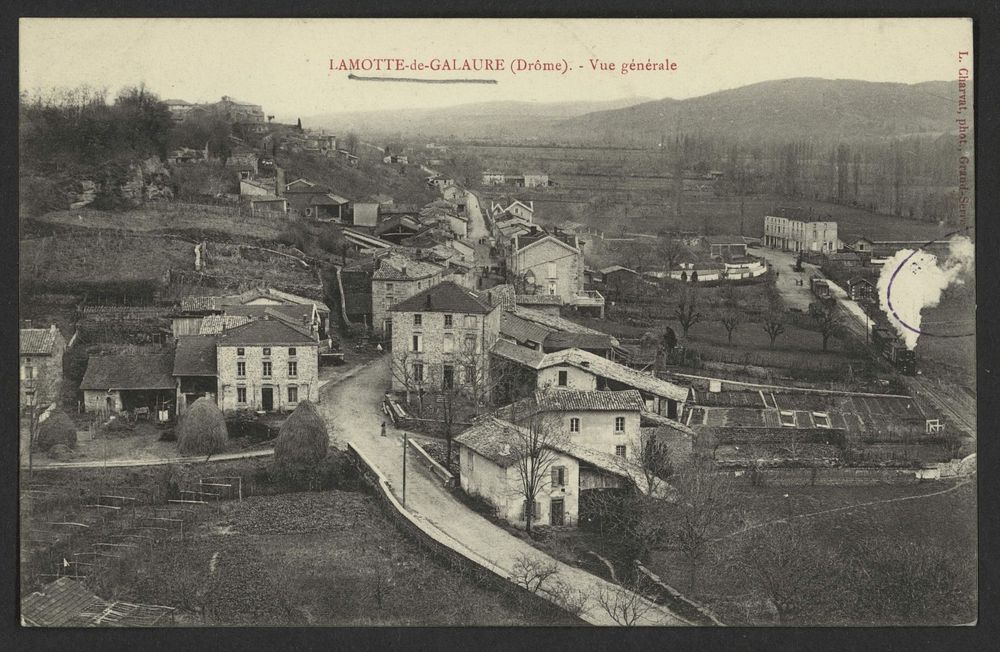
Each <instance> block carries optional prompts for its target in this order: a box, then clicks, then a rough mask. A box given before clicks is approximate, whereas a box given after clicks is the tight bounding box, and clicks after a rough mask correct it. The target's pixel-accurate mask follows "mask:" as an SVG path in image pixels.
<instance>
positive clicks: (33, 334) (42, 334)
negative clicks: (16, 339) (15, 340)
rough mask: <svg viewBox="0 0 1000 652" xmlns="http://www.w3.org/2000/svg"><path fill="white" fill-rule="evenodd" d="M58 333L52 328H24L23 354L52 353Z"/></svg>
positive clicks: (22, 331)
mask: <svg viewBox="0 0 1000 652" xmlns="http://www.w3.org/2000/svg"><path fill="white" fill-rule="evenodd" d="M55 343H56V334H55V332H54V331H53V330H52V329H51V328H22V329H21V355H51V353H52V347H53V346H55Z"/></svg>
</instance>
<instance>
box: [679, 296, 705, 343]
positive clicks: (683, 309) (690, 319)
mask: <svg viewBox="0 0 1000 652" xmlns="http://www.w3.org/2000/svg"><path fill="white" fill-rule="evenodd" d="M674 318H675V319H677V321H678V322H680V325H681V330H682V331H684V337H687V336H688V331H689V330H691V327H692V326H694V325H695V324H697V323H698V322H700V321H701V318H702V314H701V311H699V310H698V301H697V294H695V293H694V292H693V291H691V290H688V289H685V290H684V291H683V292H682V293H681V296H680V297H679V298H678V300H677V305H676V306H674Z"/></svg>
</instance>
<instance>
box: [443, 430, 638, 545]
mask: <svg viewBox="0 0 1000 652" xmlns="http://www.w3.org/2000/svg"><path fill="white" fill-rule="evenodd" d="M530 437H531V435H530V434H529V430H528V429H527V428H524V427H521V426H517V425H515V424H512V423H510V422H508V421H505V420H503V419H499V418H496V417H492V416H488V417H483V418H480V419H478V420H477V422H476V423H475V424H474V425H473V426H472V427H471V428H469V429H468V430H466V431H465V432H463V433H462V434H461V435H459V436H458V437H456V438H455V442H456V443H458V445H459V467H460V479H461V480H460V482H461V487H462V490H463V491H465V492H466V493H467V494H469V495H471V496H479V497H480V498H483V499H484V500H486V501H487V502H488V503H490V504H491V505H492V506H493V507H494V508H495V509H496V513H497V515H498V516H499V517H500V518H503V519H504V520H506V521H508V522H510V523H518V524H523V523H525V521H526V520H527V518H526V516H527V514H528V510H529V509H530V510H531V511H530V514H531V519H532V522H533V523H535V524H537V525H553V526H564V525H576V524H577V523H578V522H580V521H581V520H586V519H587V518H588V515H587V511H588V510H587V505H588V504H589V498H591V497H592V495H593V493H594V492H597V491H601V490H606V489H620V488H623V487H627V486H630V485H631V481H630V478H631V477H638V475H637V473H638V471H637V470H635V469H634V467H633V465H631V464H630V463H629V462H628V460H626V459H625V458H623V457H619V456H616V455H609V454H607V453H602V452H599V451H594V450H590V449H588V448H585V447H583V446H580V445H576V444H574V443H572V442H571V441H570V440H568V439H567V438H559V437H553V438H551V440H552V441H551V442H550V443H548V444H547V445H546V446H544V449H546V451H547V452H546V453H543V454H542V455H540V456H539V457H540V458H541V460H542V461H541V464H542V465H544V468H543V469H540V470H539V473H540V474H541V475H542V482H541V483H539V486H538V487H537V493H536V494H535V495H533V496H530V498H529V497H526V495H525V494H526V493H527V492H526V491H525V488H524V482H523V481H522V480H521V467H523V468H524V469H530V468H531V466H530V465H531V464H532V461H531V458H530V457H529V458H526V457H525V455H524V451H525V450H526V448H527V446H526V444H525V443H524V442H525V441H528V440H529V438H530ZM529 500H530V507H529Z"/></svg>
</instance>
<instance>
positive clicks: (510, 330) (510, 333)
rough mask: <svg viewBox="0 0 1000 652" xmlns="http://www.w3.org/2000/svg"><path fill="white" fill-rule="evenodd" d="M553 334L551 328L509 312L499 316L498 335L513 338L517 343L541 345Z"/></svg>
mask: <svg viewBox="0 0 1000 652" xmlns="http://www.w3.org/2000/svg"><path fill="white" fill-rule="evenodd" d="M553 332H554V331H553V329H551V328H547V327H545V326H542V325H541V324H538V323H535V322H533V321H530V320H528V319H524V318H522V317H518V316H517V315H515V314H514V313H512V312H510V311H507V312H504V313H503V314H502V315H500V333H501V334H503V335H506V336H507V337H510V338H513V339H514V340H515V341H517V342H537V343H538V344H541V343H542V342H544V341H545V338H547V337H548V336H549V335H551V334H552V333H553Z"/></svg>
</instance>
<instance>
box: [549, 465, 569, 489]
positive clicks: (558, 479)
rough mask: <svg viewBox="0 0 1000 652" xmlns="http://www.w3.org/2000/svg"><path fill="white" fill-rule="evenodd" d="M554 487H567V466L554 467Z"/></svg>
mask: <svg viewBox="0 0 1000 652" xmlns="http://www.w3.org/2000/svg"><path fill="white" fill-rule="evenodd" d="M552 486H553V487H565V486H566V467H565V466H553V467H552Z"/></svg>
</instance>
